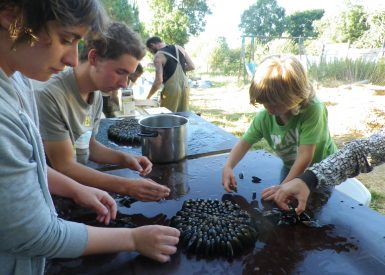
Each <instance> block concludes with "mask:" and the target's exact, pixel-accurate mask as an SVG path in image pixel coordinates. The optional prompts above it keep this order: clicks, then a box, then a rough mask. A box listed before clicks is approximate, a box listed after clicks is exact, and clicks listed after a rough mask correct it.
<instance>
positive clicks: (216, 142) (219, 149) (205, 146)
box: [88, 112, 239, 170]
mask: <svg viewBox="0 0 385 275" xmlns="http://www.w3.org/2000/svg"><path fill="white" fill-rule="evenodd" d="M176 114H178V115H182V116H184V117H187V118H188V120H189V121H188V123H187V152H186V158H187V159H193V158H198V157H202V156H209V155H215V154H221V153H226V152H230V150H231V148H233V146H234V145H235V144H236V143H237V142H238V140H239V139H238V138H237V137H235V136H234V135H232V134H231V133H228V132H226V131H225V130H223V129H221V128H219V127H218V126H216V125H214V124H212V123H210V122H208V121H207V120H205V119H204V118H202V117H200V116H198V115H196V114H195V113H192V112H183V113H176ZM116 122H117V121H116V120H115V119H102V120H101V122H100V127H99V132H98V134H97V136H96V139H97V140H98V141H99V142H101V143H102V144H104V145H106V146H107V147H109V148H112V149H115V150H120V151H123V152H127V153H130V154H135V155H141V154H142V148H141V146H140V145H138V146H121V145H118V144H116V143H114V142H112V141H110V140H109V139H108V136H107V130H108V128H109V127H110V126H111V125H113V124H114V123H116ZM88 166H90V167H93V168H96V169H100V170H109V169H111V167H110V166H108V165H107V166H106V165H98V164H95V163H93V162H90V163H89V165H88Z"/></svg>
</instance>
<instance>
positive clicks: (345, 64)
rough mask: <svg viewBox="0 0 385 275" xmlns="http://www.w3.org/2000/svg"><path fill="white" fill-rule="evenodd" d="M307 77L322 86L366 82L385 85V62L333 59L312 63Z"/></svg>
mask: <svg viewBox="0 0 385 275" xmlns="http://www.w3.org/2000/svg"><path fill="white" fill-rule="evenodd" d="M308 72H309V76H310V77H311V78H312V79H313V80H316V81H317V82H318V83H320V84H321V85H323V86H329V85H330V84H333V85H341V84H345V83H355V82H359V81H364V80H367V81H368V82H369V83H372V84H375V85H384V84H385V78H384V75H385V62H384V60H380V61H371V60H366V59H356V60H352V59H334V60H333V61H328V62H326V61H321V62H320V63H312V64H310V65H309V67H308Z"/></svg>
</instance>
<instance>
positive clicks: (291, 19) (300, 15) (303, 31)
mask: <svg viewBox="0 0 385 275" xmlns="http://www.w3.org/2000/svg"><path fill="white" fill-rule="evenodd" d="M324 13H325V11H324V10H321V9H318V10H307V11H301V12H295V13H293V14H291V15H289V16H287V17H286V31H287V32H288V33H289V34H290V36H292V37H316V36H317V35H318V32H317V31H316V30H315V29H314V27H313V22H314V21H315V20H320V19H321V18H322V16H323V15H324Z"/></svg>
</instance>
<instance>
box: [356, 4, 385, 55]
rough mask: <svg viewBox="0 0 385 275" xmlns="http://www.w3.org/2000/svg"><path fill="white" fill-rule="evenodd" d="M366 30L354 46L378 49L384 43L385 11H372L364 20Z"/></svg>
mask: <svg viewBox="0 0 385 275" xmlns="http://www.w3.org/2000/svg"><path fill="white" fill-rule="evenodd" d="M366 24H367V25H368V30H366V31H365V32H364V34H363V35H362V36H361V37H359V38H358V39H357V41H356V43H355V46H357V47H359V48H379V47H382V46H383V45H384V43H385V37H384V34H385V11H383V10H380V11H374V12H372V13H370V14H368V16H367V18H366Z"/></svg>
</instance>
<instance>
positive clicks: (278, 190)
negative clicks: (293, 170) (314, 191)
mask: <svg viewBox="0 0 385 275" xmlns="http://www.w3.org/2000/svg"><path fill="white" fill-rule="evenodd" d="M309 195H310V190H309V188H308V187H307V185H306V183H305V182H304V181H303V180H301V179H299V178H295V179H293V180H291V181H289V182H286V183H284V184H281V185H278V186H272V187H269V188H266V189H265V190H263V192H262V199H264V200H274V201H275V202H276V203H277V205H278V206H279V207H280V208H282V209H284V210H287V211H288V210H289V204H290V202H292V201H293V200H296V201H298V206H297V207H296V209H295V211H296V212H297V214H298V215H299V214H301V213H302V212H303V211H305V209H306V204H307V200H308V198H309Z"/></svg>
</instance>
